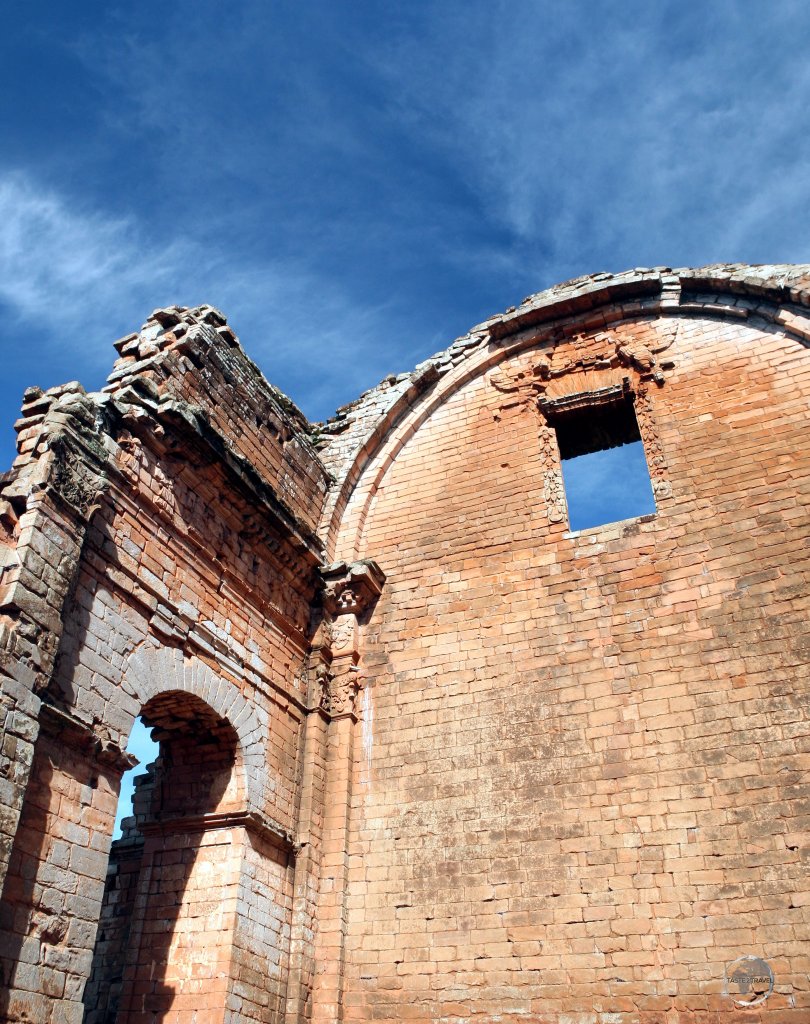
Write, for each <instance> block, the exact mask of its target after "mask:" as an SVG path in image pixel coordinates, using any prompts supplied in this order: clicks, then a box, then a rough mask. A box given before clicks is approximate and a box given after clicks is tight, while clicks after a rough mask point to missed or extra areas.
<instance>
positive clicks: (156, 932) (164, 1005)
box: [84, 691, 243, 1024]
mask: <svg viewBox="0 0 810 1024" xmlns="http://www.w3.org/2000/svg"><path fill="white" fill-rule="evenodd" d="M142 718H143V720H144V723H145V724H146V725H147V726H150V727H153V728H154V738H155V739H156V740H157V741H158V743H159V745H160V756H159V757H158V759H157V761H156V762H155V763H154V764H152V765H150V767H149V769H148V771H147V773H146V774H145V775H142V776H140V777H139V778H138V779H137V780H136V792H135V799H134V812H135V813H134V817H132V818H129V819H126V820H125V821H124V828H123V835H122V838H121V839H119V840H116V841H115V842H114V843H113V847H112V851H111V854H110V863H109V867H108V870H107V881H106V887H105V893H104V902H103V905H102V909H101V916H100V921H99V930H98V934H97V937H96V945H95V950H94V953H93V963H92V969H91V975H90V980H89V982H88V984H87V988H86V991H85V997H84V1006H85V1016H84V1020H85V1022H86V1024H112V1022H115V1021H119V1022H122V1021H128V1020H142V1019H144V1020H165V1019H170V1018H174V1016H175V1014H178V1015H179V1014H182V1013H183V1012H184V1011H185V1012H188V1011H193V1010H200V1009H205V1008H207V1007H208V1006H210V998H211V996H212V994H213V993H214V992H215V991H218V989H219V986H221V985H222V981H221V979H219V978H218V974H220V973H221V972H219V971H218V966H219V965H218V963H217V954H218V951H219V946H220V942H219V939H220V938H221V937H222V935H221V933H222V932H223V930H229V924H228V922H227V920H226V917H227V915H226V914H225V913H224V907H223V903H224V901H225V899H226V898H227V895H228V890H229V887H234V886H235V885H236V884H237V879H238V862H237V864H236V870H233V871H232V870H230V869H229V861H230V859H231V858H232V856H233V853H232V850H231V848H230V843H229V842H228V841H227V832H219V831H206V829H205V828H204V826H203V822H202V819H203V818H204V817H205V816H206V815H210V814H212V813H215V812H217V811H219V812H224V811H227V810H233V809H236V808H238V807H240V806H241V803H242V802H243V793H242V792H241V789H242V787H241V786H240V784H239V778H238V772H237V771H236V770H235V769H236V766H237V759H238V746H237V738H236V733H235V732H234V730H233V728H232V727H231V726H230V725H229V724H228V723H227V722H226V721H225V720H224V719H221V718H219V717H218V716H217V715H216V714H215V713H214V712H213V711H212V710H211V709H210V708H209V707H208V706H207V705H205V704H204V703H203V702H202V701H201V700H199V699H198V698H195V697H193V696H190V695H189V694H187V693H181V692H177V691H174V692H169V693H165V694H161V695H160V696H158V697H155V698H153V699H152V700H150V701H149V702H148V703H147V704H146V705H145V707H144V709H143V712H142Z"/></svg>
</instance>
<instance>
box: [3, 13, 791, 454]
mask: <svg viewBox="0 0 810 1024" xmlns="http://www.w3.org/2000/svg"><path fill="white" fill-rule="evenodd" d="M3 20H4V26H3V29H4V30H3V33H2V39H0V50H1V51H2V61H1V62H0V69H2V70H0V75H2V78H3V80H4V81H3V87H2V89H0V110H1V111H2V127H3V130H2V139H3V145H2V147H0V313H2V319H0V325H1V326H0V352H1V353H2V359H3V368H4V372H3V375H2V385H0V386H1V387H2V395H1V396H0V398H1V400H0V460H1V461H2V462H3V464H4V466H7V465H8V464H9V462H10V459H11V456H12V447H11V441H12V434H11V431H10V425H11V423H12V422H13V420H14V418H15V417H16V413H17V409H18V408H19V403H20V396H21V393H22V390H23V388H24V387H25V386H26V385H27V384H33V383H37V384H40V385H43V386H50V385H52V384H55V383H59V382H62V381H64V380H69V379H72V378H79V379H80V380H82V382H83V383H85V385H86V386H88V387H98V386H99V385H100V384H101V382H102V380H103V377H104V375H105V374H106V372H107V371H108V369H109V366H110V364H111V361H112V358H113V355H114V353H113V350H112V348H111V342H112V341H113V340H114V339H115V338H116V337H118V336H120V335H122V334H125V333H127V332H129V331H130V330H132V329H135V328H137V327H138V326H139V325H140V324H141V323H142V322H143V320H144V319H145V317H146V316H147V315H148V313H149V312H150V311H151V310H152V309H153V308H154V307H156V306H159V305H163V304H166V303H171V302H180V303H183V304H186V305H191V304H195V303H199V302H203V301H207V302H212V303H214V304H215V305H218V306H220V307H221V308H222V309H223V310H224V311H225V312H226V314H227V315H228V316H229V318H230V320H231V322H232V324H233V325H234V327H235V329H236V331H237V333H238V334H239V335H240V337H241V339H242V342H243V344H244V345H245V347H246V349H247V350H248V352H249V353H250V354H251V355H252V356H253V357H254V358H255V359H256V361H257V362H258V363H259V365H260V366H261V367H262V369H263V370H264V372H265V373H266V374H267V376H268V377H269V378H270V379H271V380H272V381H273V382H274V383H275V384H277V385H278V386H279V387H281V388H282V389H283V390H285V391H287V392H288V393H289V394H290V395H291V397H293V399H294V400H295V401H296V402H297V403H298V404H299V405H301V407H302V408H303V410H304V411H305V412H306V413H307V414H308V415H309V416H310V418H312V419H321V418H324V417H326V416H328V415H329V414H330V413H331V412H332V411H333V410H334V408H335V407H336V406H338V405H339V404H341V403H343V402H346V401H349V400H350V399H352V398H353V397H355V396H356V395H357V394H358V393H359V392H360V391H361V390H363V389H364V388H366V387H368V386H370V385H372V384H374V383H376V382H377V380H379V379H380V378H381V377H383V376H385V375H386V374H388V373H391V372H398V371H402V370H406V369H409V368H411V367H412V366H413V365H414V364H415V363H416V362H418V361H419V360H420V359H422V358H424V357H425V356H426V355H429V354H430V353H432V352H433V351H435V350H436V349H439V348H443V347H444V346H445V345H446V344H448V343H449V342H450V341H451V340H452V339H453V338H454V337H455V336H456V335H458V334H460V333H462V332H463V331H465V330H466V329H467V327H469V326H470V325H472V324H473V323H475V322H476V321H478V320H480V319H482V318H483V317H485V316H487V315H489V314H490V313H492V312H495V311H498V310H501V309H503V308H505V307H506V306H508V305H511V304H513V303H514V302H516V301H520V299H522V298H523V297H524V296H525V295H527V294H529V293H530V292H532V291H536V290H538V289H541V288H543V287H546V286H548V285H551V284H554V283H556V282H558V281H561V280H564V279H566V278H568V277H571V276H574V275H577V274H581V273H589V272H594V271H598V270H621V269H625V268H627V267H632V266H640V265H641V266H649V265H658V264H669V265H680V264H701V263H707V262H713V261H726V260H746V261H750V262H771V261H783V260H784V261H801V260H805V259H807V258H808V252H807V249H808V238H810V231H808V228H810V223H809V222H810V171H809V170H808V168H810V134H808V132H807V131H806V125H807V116H808V115H807V111H808V109H810V61H808V60H807V47H808V43H810V8H809V7H808V6H807V4H805V3H802V2H779V0H776V2H771V3H768V4H762V3H759V2H754V0H740V2H736V3H725V2H722V0H716V2H713V3H711V4H708V3H705V2H696V0H692V2H683V0H682V2H679V3H677V4H674V3H673V4H670V3H665V2H657V3H648V2H644V3H642V2H636V0H624V2H621V3H611V2H599V0H594V2H588V3H575V2H571V0H566V2H561V3H544V2H539V0H537V2H524V0H510V2H501V3H499V2H496V0H485V2H483V0H482V2H477V0H465V2H455V0H446V2H442V3H428V2H423V3H413V4H407V5H406V4H400V3H396V4H393V3H385V2H375V3H369V2H364V0H352V2H339V0H330V2H312V0H295V2H291V0H290V2H286V0H276V2H272V0H262V2H234V3H230V4H224V3H221V2H219V3H217V2H210V0H194V2H193V3H190V2H184V0H181V2H172V3H166V2H165V0H163V2H161V3H156V2H152V0H140V2H139V3H137V4H132V3H127V4H123V3H116V2H110V0H104V2H103V3H102V2H94V0H82V2H81V3H78V4H65V3H62V2H51V3H46V2H38V0H26V2H21V0H7V2H6V4H5V5H4V19H3Z"/></svg>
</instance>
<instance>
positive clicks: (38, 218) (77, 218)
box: [0, 172, 187, 328]
mask: <svg viewBox="0 0 810 1024" xmlns="http://www.w3.org/2000/svg"><path fill="white" fill-rule="evenodd" d="M186 255H187V246H185V245H184V244H183V243H182V242H178V241H175V242H171V243H169V244H168V245H161V246H156V245H155V244H154V243H152V244H150V243H149V241H148V240H147V239H146V238H144V237H143V233H142V232H141V231H139V228H138V225H137V224H136V222H135V221H134V220H133V219H131V218H116V217H110V216H105V215H104V214H103V213H101V212H99V211H97V210H90V209H87V208H84V209H82V208H81V207H79V206H77V205H74V204H73V203H71V202H70V201H69V200H68V199H67V198H66V197H65V196H62V195H60V194H58V193H57V192H55V191H53V190H49V189H43V188H41V187H38V186H37V185H36V184H35V183H34V182H33V181H32V180H31V179H30V178H29V177H27V176H26V175H24V174H21V173H19V172H18V173H13V174H6V175H4V176H0V299H1V300H2V301H3V302H4V303H5V304H6V305H7V306H8V307H9V309H10V310H12V311H13V313H15V314H16V315H17V316H18V317H21V318H26V319H29V318H30V319H36V320H39V321H45V322H50V323H53V324H58V325H63V326H66V327H68V328H73V327H76V326H78V325H79V324H81V323H82V322H86V321H87V320H88V318H89V319H90V320H91V321H92V320H93V319H94V318H96V317H97V318H99V319H102V320H103V319H108V320H109V318H110V317H111V315H113V314H116V313H117V311H118V309H119V308H120V306H121V305H122V303H123V304H124V305H126V304H128V302H129V301H131V299H132V298H133V297H138V296H139V295H140V294H141V293H142V292H144V291H145V290H147V289H154V290H155V291H157V292H162V291H164V290H165V288H166V285H167V282H168V281H169V280H170V279H171V277H172V274H173V272H174V271H175V270H176V268H177V266H178V265H180V264H181V263H182V261H183V259H184V257H185V256H186Z"/></svg>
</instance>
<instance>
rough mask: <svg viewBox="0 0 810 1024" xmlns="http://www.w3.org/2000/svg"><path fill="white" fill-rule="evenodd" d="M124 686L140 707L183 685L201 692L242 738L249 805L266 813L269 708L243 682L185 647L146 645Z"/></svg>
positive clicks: (126, 674) (251, 809)
mask: <svg viewBox="0 0 810 1024" xmlns="http://www.w3.org/2000/svg"><path fill="white" fill-rule="evenodd" d="M122 686H123V689H124V690H125V692H127V693H128V694H129V695H130V696H132V697H133V698H134V699H135V700H136V701H137V702H138V704H139V706H140V707H143V706H144V705H146V704H147V703H148V702H149V701H150V700H152V699H153V698H155V697H158V696H159V695H160V694H163V693H167V692H169V691H172V690H179V691H182V692H185V693H188V694H191V695H193V696H194V697H197V698H198V699H199V700H201V701H203V703H205V704H207V705H208V707H210V708H211V710H212V711H214V712H215V713H216V714H217V715H218V716H219V717H220V718H223V719H225V720H226V721H227V722H228V724H229V725H230V726H231V727H232V728H233V729H234V731H235V732H236V736H237V739H238V742H239V748H240V758H241V766H242V771H243V773H244V792H245V803H246V810H247V811H248V812H252V813H262V812H263V810H264V808H265V805H266V802H267V800H266V798H267V790H268V777H267V767H266V764H267V762H266V750H265V742H266V737H267V734H268V730H269V716H268V714H267V711H266V710H265V709H264V708H262V707H260V706H259V705H258V704H251V703H250V702H249V701H248V700H247V699H246V698H245V697H244V696H243V694H242V693H240V691H239V690H238V689H237V687H236V686H235V685H234V684H233V683H231V682H229V681H228V680H226V679H223V678H222V677H221V676H219V675H217V673H216V672H215V671H214V670H213V669H212V668H211V667H210V666H209V665H206V664H205V663H204V662H202V661H200V660H199V659H198V658H195V657H193V656H189V655H187V654H185V653H184V652H183V651H182V650H181V649H180V648H179V647H160V646H157V645H151V644H150V645H143V646H141V647H139V648H137V649H136V650H135V651H134V652H133V653H132V654H131V655H130V657H129V660H128V661H127V664H126V666H125V669H124V674H123V679H122Z"/></svg>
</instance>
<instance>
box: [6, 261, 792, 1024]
mask: <svg viewBox="0 0 810 1024" xmlns="http://www.w3.org/2000/svg"><path fill="white" fill-rule="evenodd" d="M809 346H810V268H807V267H796V268H789V267H778V268H746V267H737V266H731V267H714V268H704V269H703V270H697V271H669V270H662V269H657V270H638V271H634V272H630V273H628V274H625V275H615V276H610V275H596V277H594V278H585V279H580V280H578V281H575V282H570V283H569V284H568V285H565V286H560V287H559V288H556V289H551V290H550V291H549V292H545V293H541V294H540V295H538V296H532V297H530V298H529V299H527V300H526V301H525V302H524V303H523V304H521V305H520V306H518V307H516V308H514V309H512V310H509V311H507V312H506V313H505V314H503V315H501V316H498V317H493V318H492V319H491V320H489V321H487V322H485V323H484V324H481V325H479V326H478V327H476V328H474V329H473V330H472V331H471V332H469V334H468V335H466V336H465V337H463V338H461V339H459V340H458V341H457V342H455V343H454V344H453V345H452V346H451V347H450V348H449V349H448V350H447V351H446V352H445V353H441V354H440V355H439V356H437V357H435V358H434V359H432V360H428V361H427V362H426V363H425V364H422V365H421V366H420V367H418V368H417V370H416V371H415V372H414V373H413V374H406V375H401V376H399V377H392V378H389V379H388V380H386V381H385V382H383V383H382V384H381V385H380V386H379V388H377V389H374V390H373V391H371V392H369V393H368V394H366V395H364V396H362V397H361V398H360V399H359V400H358V401H357V402H356V403H353V404H352V405H350V406H347V407H345V408H344V409H343V410H340V411H339V413H338V415H337V416H336V417H335V419H333V420H331V421H329V422H328V423H326V424H321V425H315V426H312V425H310V424H308V423H307V422H306V420H305V419H304V418H303V416H302V415H301V414H300V413H299V412H298V411H297V410H296V409H295V408H294V406H292V404H291V403H290V402H289V400H287V399H285V398H284V396H281V395H280V394H279V393H278V392H276V391H275V389H273V388H272V386H271V385H268V384H267V383H266V382H265V381H264V380H263V379H262V378H261V375H260V374H259V373H258V371H257V370H256V369H255V367H254V366H253V364H251V363H250V361H249V360H248V359H247V357H245V356H244V354H243V352H242V350H241V348H240V347H239V344H238V342H237V340H236V338H235V336H234V335H233V332H232V331H231V329H230V328H229V327H228V325H227V323H226V322H225V320H224V317H222V315H221V314H219V313H218V312H217V311H216V310H212V309H211V308H210V307H200V308H199V309H197V310H185V309H182V308H180V307H173V308H172V309H169V310H163V311H158V312H157V313H156V314H154V315H153V317H152V318H150V320H149V321H148V322H147V324H146V325H145V326H144V328H143V329H142V331H141V332H139V333H138V334H136V335H131V336H129V337H128V338H125V339H123V340H122V341H121V342H119V343H118V346H117V347H118V349H119V353H120V359H119V361H118V363H117V364H116V367H115V369H114V371H113V374H112V376H111V378H110V383H109V385H108V387H107V389H105V392H104V393H101V394H98V395H85V394H84V393H83V391H82V390H81V388H80V387H79V386H78V385H66V386H65V387H64V388H61V389H53V390H52V391H51V392H48V393H45V394H43V393H42V392H38V391H36V390H35V389H34V390H31V391H29V392H28V393H27V394H26V404H25V406H24V408H23V416H22V419H21V421H20V422H19V424H18V430H19V456H18V459H17V461H16V462H15V465H14V467H13V469H12V471H11V473H10V474H7V475H6V477H5V478H4V479H3V480H2V483H1V484H0V528H1V529H2V532H1V533H0V553H2V554H1V557H0V571H2V576H1V577H0V640H2V643H0V647H2V651H3V654H2V658H1V659H0V679H2V697H1V698H0V721H2V722H3V723H4V724H3V740H2V746H1V747H0V756H1V757H2V758H3V760H2V762H0V804H2V805H3V808H2V812H3V813H2V817H0V836H2V837H4V838H3V844H2V846H0V852H2V856H1V857H0V883H2V885H3V889H2V907H1V909H0V915H2V917H1V918H0V925H1V926H2V931H3V938H2V945H1V946H0V971H2V985H0V988H3V989H4V994H3V995H0V1016H2V1017H3V1019H7V1020H9V1021H15V1022H16V1021H37V1022H38V1024H39V1022H41V1024H51V1022H53V1024H56V1022H57V1021H68V1020H75V1021H77V1022H78V1021H82V1020H84V1021H86V1022H87V1024H101V1022H111V1021H120V1022H122V1024H123V1022H127V1021H131V1022H136V1021H137V1022H140V1021H144V1022H145V1021H152V1020H154V1019H161V1020H165V1021H167V1022H169V1021H172V1022H177V1024H185V1022H189V1024H191V1022H192V1021H194V1022H195V1024H207V1022H213V1021H216V1022H220V1021H221V1022H225V1021H236V1020H239V1021H256V1022H259V1021H262V1022H265V1021H266V1022H269V1021H282V1020H283V1021H285V1022H286V1024H293V1022H296V1024H297V1022H304V1021H306V1022H310V1021H311V1022H313V1024H318V1022H323V1024H325V1022H336V1021H344V1022H347V1024H348V1022H350V1021H363V1022H366V1021H392V1022H393V1021H400V1020H412V1021H420V1022H428V1021H447V1022H453V1024H461V1022H462V1021H464V1022H466V1021H474V1022H477V1024H494V1022H495V1021H498V1022H507V1021H515V1022H516V1021H518V1020H520V1021H527V1020H528V1021H537V1022H544V1024H597V1022H598V1024H635V1022H639V1024H641V1022H643V1024H659V1022H661V1024H692V1022H698V1021H700V1022H705V1024H715V1022H718V1021H720V1020H723V1021H736V1020H739V1021H743V1020H744V1021H760V1020H761V1021H770V1022H773V1024H781V1022H787V1024H799V1022H802V1021H804V1020H806V1019H807V1017H808V1014H810V985H809V984H808V980H807V979H808V957H807V948H808V947H807V937H808V936H807V929H808V905H810V898H809V897H808V895H807V857H808V842H807V824H808V794H807V787H806V783H805V782H804V778H805V776H804V771H805V770H806V767H807V749H808V702H807V682H808V678H810V672H808V663H810V635H808V627H807V620H808V616H807V611H808V593H810V586H809V585H808V584H810V580H809V579H808V576H810V555H809V554H808V550H809V549H808V544H807V536H808V530H807V526H808V514H807V509H808V501H807V498H808V493H809V492H810V456H808V450H807V444H806V438H805V434H806V420H807V409H808V399H809V398H810V361H808V353H807V349H808V347H809ZM610 389H613V390H614V391H616V389H619V390H620V391H621V390H622V389H623V393H624V394H626V395H629V396H630V400H631V401H632V403H633V406H634V408H635V415H636V418H637V420H638V425H639V430H640V434H641V438H642V442H643V444H644V449H645V453H646V457H647V461H648V465H649V468H650V476H651V482H652V486H653V490H654V494H655V500H656V512H655V514H654V515H650V516H643V517H641V518H639V519H636V520H630V521H626V522H622V523H611V524H608V525H605V526H601V527H596V528H593V529H590V530H585V531H581V532H578V533H572V532H571V531H570V529H569V527H568V522H567V512H566V507H565V495H564V488H563V486H562V478H561V475H560V460H559V452H558V449H557V444H556V438H555V433H554V418H553V417H554V415H555V412H554V410H555V409H559V408H562V407H570V406H572V404H576V405H577V406H578V407H579V406H581V407H582V410H583V411H582V412H580V413H578V415H583V416H586V417H587V410H588V408H589V404H593V403H595V402H596V401H597V400H598V399H597V396H599V395H606V394H608V393H613V392H612V391H610ZM141 713H143V715H144V718H145V720H146V721H147V722H148V723H149V724H151V725H154V726H155V727H156V729H157V733H156V735H157V736H158V738H159V739H160V742H161V758H160V759H159V761H158V762H157V764H156V766H154V768H153V769H151V770H150V774H149V776H147V778H146V779H145V780H144V781H143V782H141V784H140V786H139V789H138V798H137V800H136V815H135V818H134V819H132V821H131V822H130V823H128V825H127V831H126V834H125V838H124V839H123V840H122V841H120V842H119V843H116V844H114V845H113V849H112V857H111V858H110V841H111V828H112V818H113V815H114V811H115V801H116V795H117V792H118V787H119V783H120V776H121V773H122V772H123V770H124V769H125V768H126V767H127V765H128V763H129V762H128V760H127V758H126V756H125V755H124V754H123V753H122V749H123V746H124V745H125V743H126V738H127V736H128V735H129V731H130V729H131V725H132V722H133V720H134V718H135V717H136V716H137V715H138V714H141ZM105 879H106V885H105ZM744 956H750V957H758V958H760V959H762V960H764V961H766V963H767V965H768V968H769V969H770V970H771V971H772V974H773V979H774V986H773V991H772V992H771V993H770V994H769V995H768V997H767V999H765V1000H763V1001H761V1002H759V1003H758V1004H757V1005H755V1006H753V1007H744V1006H743V1005H742V1004H743V1003H744V1001H745V998H747V997H746V996H745V993H744V992H743V991H742V990H741V989H740V987H739V983H738V982H735V981H733V980H730V979H729V978H727V971H728V970H729V965H731V964H732V963H733V962H735V961H737V960H738V959H739V958H740V957H744ZM88 979H89V982H88ZM155 1015H157V1018H156V1017H155Z"/></svg>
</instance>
